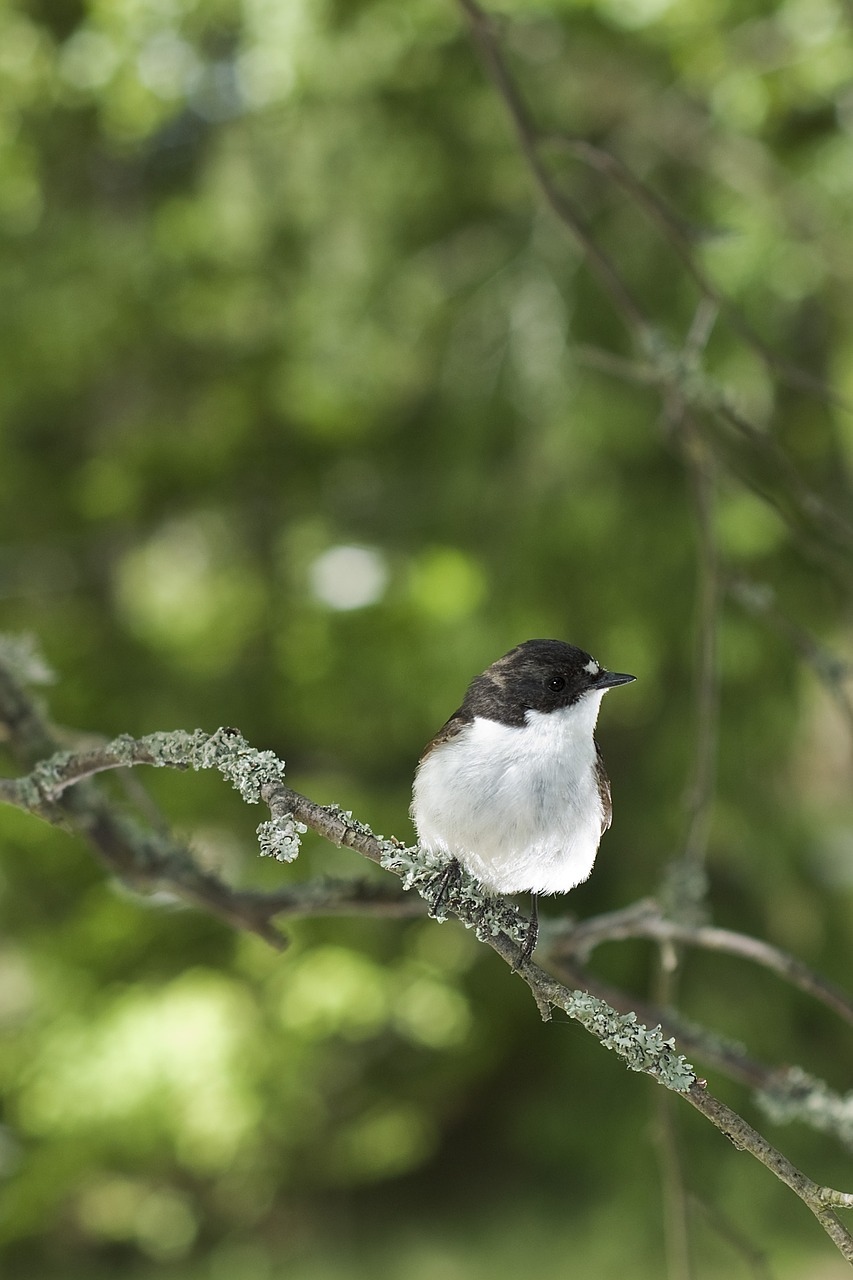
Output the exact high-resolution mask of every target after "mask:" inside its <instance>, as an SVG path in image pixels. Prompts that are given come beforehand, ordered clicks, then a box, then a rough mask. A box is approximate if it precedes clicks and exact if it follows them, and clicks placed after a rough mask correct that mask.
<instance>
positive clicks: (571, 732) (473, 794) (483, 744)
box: [411, 640, 636, 959]
mask: <svg viewBox="0 0 853 1280" xmlns="http://www.w3.org/2000/svg"><path fill="white" fill-rule="evenodd" d="M634 679H636V677H635V676H629V675H625V674H623V673H621V672H617V671H605V670H604V668H603V667H601V666H600V665H599V663H598V662H596V660H595V658H593V657H592V656H591V655H590V654H588V653H586V652H585V651H584V650H583V649H578V648H576V647H575V646H574V645H571V644H565V643H564V642H563V641H562V640H526V641H525V642H524V643H523V644H520V645H517V646H516V647H515V648H514V649H511V650H510V651H509V653H507V654H504V656H503V657H502V658H498V660H497V662H493V663H492V665H491V666H490V667H487V668H486V670H485V671H484V672H483V674H482V675H479V676H475V678H474V679H473V680H472V681H471V683H470V685H469V686H468V691H467V693H466V694H465V698H464V701H463V703H462V706H461V707H460V708H459V710H458V711H455V712H454V713H453V715H452V716H451V717H450V719H449V720H448V721H447V723H446V724H445V725H443V726H442V728H441V729H439V731H438V733H437V734H436V735H435V737H434V738H433V739H432V741H431V742H430V743H429V744H428V745H427V747H426V749H425V750H424V753H423V755H422V756H421V758H420V761H419V763H418V769H417V773H416V775H415V783H414V791H413V798H412V806H411V816H412V821H413V822H414V824H415V830H416V831H417V835H418V843H419V844H420V845H421V846H422V847H423V848H424V849H427V850H429V851H430V852H432V853H438V854H444V855H446V856H447V858H448V859H449V860H450V861H449V866H450V868H451V869H452V868H453V867H454V865H455V864H459V865H461V866H463V867H464V868H465V869H466V871H468V872H470V873H471V875H472V876H474V877H475V878H476V879H477V880H479V882H480V884H481V885H482V886H483V888H484V889H485V890H486V891H487V892H489V893H492V894H505V893H522V892H529V893H531V894H532V895H533V919H532V922H531V933H530V934H529V935H528V940H527V945H526V946H525V948H524V950H523V958H524V959H528V958H529V957H530V955H531V954H532V952H533V948H534V947H535V945H536V937H537V932H538V912H537V905H538V904H537V895H539V894H543V893H547V894H550V893H568V891H569V890H570V889H573V888H574V887H575V885H577V884H580V883H581V882H582V881H584V880H586V878H587V876H588V875H589V874H590V872H591V871H592V867H593V863H594V862H595V855H596V853H597V852H598V845H599V842H600V840H601V837H602V835H603V834H604V832H605V831H606V830H607V828H608V827H609V826H610V820H611V815H612V804H611V800H610V781H609V779H608V777H607V774H606V773H605V771H604V762H603V760H602V758H601V752H600V751H599V748H598V743H597V742H596V740H595V732H594V731H595V723H596V720H597V719H598V712H599V708H600V706H601V699H602V698H603V697H604V695H605V693H606V692H607V690H608V689H612V688H613V687H614V686H615V685H619V684H628V683H630V682H631V681H632V680H634ZM448 883H449V880H448V879H445V880H444V881H443V887H442V889H441V890H440V892H439V899H438V900H439V901H440V898H441V895H442V894H443V893H444V892H445V891H446V889H447V885H448Z"/></svg>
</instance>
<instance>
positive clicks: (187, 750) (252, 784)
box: [110, 728, 285, 804]
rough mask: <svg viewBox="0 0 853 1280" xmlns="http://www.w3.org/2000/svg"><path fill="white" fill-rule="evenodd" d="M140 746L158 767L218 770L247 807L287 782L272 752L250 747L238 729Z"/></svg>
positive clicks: (152, 739) (164, 736)
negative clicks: (268, 788)
mask: <svg viewBox="0 0 853 1280" xmlns="http://www.w3.org/2000/svg"><path fill="white" fill-rule="evenodd" d="M131 741H132V739H131ZM116 743H118V744H120V743H121V739H116ZM141 744H142V745H144V746H145V747H146V749H147V750H149V751H150V752H151V756H152V759H151V763H152V764H153V765H155V766H157V765H159V766H171V767H172V768H174V767H176V766H188V767H189V768H191V769H196V770H198V769H218V770H219V772H220V773H221V774H222V776H223V778H226V779H227V780H228V782H230V783H231V785H232V786H233V787H234V789H235V790H236V791H239V793H240V795H241V796H242V798H243V799H244V800H245V801H246V803H247V804H257V803H258V802H259V800H260V799H261V789H262V788H263V787H264V786H266V785H269V784H271V783H280V782H282V781H283V780H284V773H285V767H284V761H283V760H279V758H278V756H276V755H275V754H274V753H273V752H272V751H258V750H257V749H256V748H255V747H251V746H249V744H248V742H247V741H246V739H245V738H244V737H243V735H242V734H241V733H239V732H238V731H237V730H236V729H227V728H222V729H217V730H216V732H215V733H210V734H208V733H204V732H203V731H202V730H201V729H196V730H195V731H194V732H193V733H187V732H185V731H184V730H183V729H178V730H176V731H175V732H174V733H152V734H149V735H148V737H146V738H143V739H141ZM110 745H111V747H112V746H113V745H115V744H110Z"/></svg>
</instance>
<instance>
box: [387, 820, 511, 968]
mask: <svg viewBox="0 0 853 1280" xmlns="http://www.w3.org/2000/svg"><path fill="white" fill-rule="evenodd" d="M380 865H381V866H383V867H384V868H385V870H386V871H392V872H393V873H394V874H395V875H397V876H399V877H400V880H401V881H402V885H403V888H404V889H406V890H409V889H415V890H416V891H417V892H418V893H419V894H420V895H421V897H422V898H423V899H424V900H425V901H426V902H428V903H429V904H430V906H431V907H432V908H433V911H434V919H436V920H437V921H438V922H439V923H440V924H441V923H443V922H444V921H445V920H447V919H448V915H449V914H450V913H452V914H453V915H454V916H456V917H457V918H458V919H459V920H460V921H461V922H462V924H463V925H464V926H465V928H466V929H473V930H474V931H475V932H476V935H477V937H478V938H481V939H485V938H488V937H492V938H495V937H497V936H498V934H501V933H503V934H506V936H507V937H508V938H511V939H512V941H513V942H515V943H517V944H518V945H519V946H520V947H523V946H524V945H525V944H526V942H527V938H528V934H529V931H530V924H529V922H528V921H527V920H525V919H524V917H523V916H522V915H521V914H520V913H519V912H518V911H516V909H515V907H513V906H512V905H511V904H510V903H508V902H505V901H504V900H503V899H502V898H493V897H491V896H490V895H489V894H488V893H486V891H485V890H484V889H483V887H482V885H481V884H480V882H479V881H478V880H477V879H476V878H475V877H474V876H471V875H469V874H468V872H467V871H464V870H462V869H461V868H460V870H459V872H458V874H456V875H452V876H451V879H450V881H449V882H448V884H447V886H446V889H445V891H444V892H443V893H441V881H442V878H443V877H444V875H445V874H446V873H447V871H448V868H449V866H450V863H449V861H448V858H447V856H446V855H445V854H440V853H434V852H432V851H431V850H429V849H424V848H422V847H421V846H420V845H410V846H407V847H400V846H396V845H391V846H390V847H389V848H388V849H387V852H386V853H385V854H384V855H383V857H382V860H381V864H380ZM439 896H440V897H441V900H440V901H439V902H438V904H437V905H436V901H437V899H438V898H439Z"/></svg>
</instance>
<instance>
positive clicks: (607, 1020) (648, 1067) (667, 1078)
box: [552, 991, 696, 1093]
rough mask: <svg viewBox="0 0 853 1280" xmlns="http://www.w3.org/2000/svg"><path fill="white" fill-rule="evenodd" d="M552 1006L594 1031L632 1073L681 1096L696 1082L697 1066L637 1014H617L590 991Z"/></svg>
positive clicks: (658, 1029) (570, 994)
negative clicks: (651, 1078) (652, 1079)
mask: <svg viewBox="0 0 853 1280" xmlns="http://www.w3.org/2000/svg"><path fill="white" fill-rule="evenodd" d="M552 1003H554V1004H555V1005H556V1006H557V1007H558V1008H561V1009H563V1010H564V1011H565V1012H566V1013H567V1014H568V1015H569V1017H570V1018H574V1019H575V1020H576V1021H577V1022H580V1023H581V1025H582V1026H584V1027H586V1028H587V1030H588V1031H591V1032H592V1034H593V1035H594V1036H596V1038H597V1039H598V1040H600V1041H601V1043H602V1044H603V1045H604V1047H605V1049H612V1050H613V1052H614V1053H617V1054H618V1055H619V1057H620V1058H621V1059H622V1060H623V1062H624V1063H625V1065H626V1066H627V1067H628V1068H629V1069H630V1070H631V1071H642V1072H644V1073H645V1074H646V1075H652V1076H654V1077H655V1079H656V1080H659V1081H660V1083H661V1084H663V1085H666V1087H667V1088H668V1089H674V1090H675V1091H676V1092H678V1093H686V1091H687V1090H688V1089H689V1088H690V1087H691V1086H692V1085H693V1084H694V1083H695V1081H696V1074H695V1072H694V1070H693V1067H692V1066H691V1065H690V1063H689V1062H688V1061H687V1060H686V1058H684V1057H683V1055H682V1054H680V1053H677V1052H676V1049H675V1041H674V1040H673V1039H671V1038H669V1039H666V1038H664V1035H663V1031H662V1030H661V1028H660V1027H659V1026H657V1027H646V1026H644V1025H643V1023H642V1022H638V1020H637V1015H636V1014H635V1013H617V1012H616V1010H615V1009H611V1007H610V1005H608V1004H605V1002H604V1001H603V1000H599V999H598V998H597V997H596V996H593V995H590V994H589V992H587V991H571V992H569V993H568V998H566V997H565V995H563V996H562V997H559V996H558V997H557V998H556V999H554V1000H553V1001H552Z"/></svg>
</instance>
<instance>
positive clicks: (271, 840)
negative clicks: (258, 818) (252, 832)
mask: <svg viewBox="0 0 853 1280" xmlns="http://www.w3.org/2000/svg"><path fill="white" fill-rule="evenodd" d="M307 830H308V828H307V827H306V825H305V823H304V822H297V821H296V820H295V818H294V817H293V814H292V813H288V814H284V815H283V816H282V817H279V818H273V820H272V821H271V822H262V823H261V824H260V825H259V826H258V828H257V836H258V844H259V845H260V850H261V857H263V858H275V859H276V860H277V861H278V862H293V861H294V860H295V859H296V858H297V856H298V854H299V846H300V836H304V835H305V833H306V831H307Z"/></svg>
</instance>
